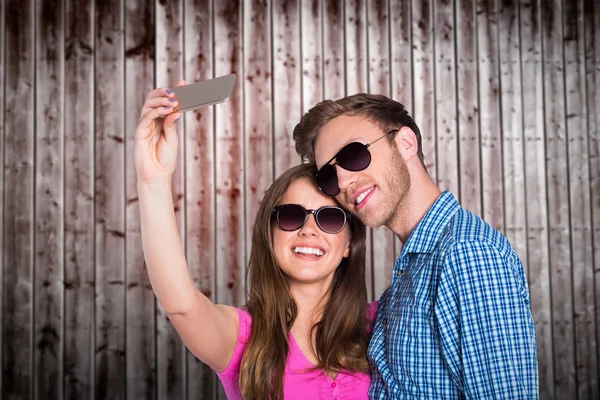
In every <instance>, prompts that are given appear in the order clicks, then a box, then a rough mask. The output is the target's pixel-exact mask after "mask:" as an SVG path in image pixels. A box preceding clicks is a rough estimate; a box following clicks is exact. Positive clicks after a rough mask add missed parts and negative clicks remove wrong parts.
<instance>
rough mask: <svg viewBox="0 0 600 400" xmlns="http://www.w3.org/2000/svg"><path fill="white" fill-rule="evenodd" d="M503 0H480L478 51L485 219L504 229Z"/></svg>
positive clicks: (482, 187) (478, 7)
mask: <svg viewBox="0 0 600 400" xmlns="http://www.w3.org/2000/svg"><path fill="white" fill-rule="evenodd" d="M498 1H499V0H479V1H478V2H477V47H478V49H477V54H478V60H477V62H478V71H479V82H478V87H479V110H480V113H479V132H480V146H481V190H482V195H483V196H482V198H483V215H482V216H483V219H484V220H485V221H487V222H488V223H489V224H490V225H492V226H493V227H494V228H496V229H498V230H500V231H503V229H504V197H503V196H504V190H503V184H502V182H503V176H502V137H501V136H502V132H501V124H502V119H501V117H500V77H499V76H498V71H499V65H498V63H499V61H498V12H497V2H498Z"/></svg>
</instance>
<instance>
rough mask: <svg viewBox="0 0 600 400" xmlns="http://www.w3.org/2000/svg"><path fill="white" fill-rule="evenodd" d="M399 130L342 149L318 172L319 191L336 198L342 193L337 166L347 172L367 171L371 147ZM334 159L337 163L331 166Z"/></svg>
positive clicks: (350, 144) (353, 143)
mask: <svg viewBox="0 0 600 400" xmlns="http://www.w3.org/2000/svg"><path fill="white" fill-rule="evenodd" d="M398 130H399V129H393V130H391V131H389V132H388V133H386V134H385V135H383V136H381V137H379V138H377V139H375V140H374V141H372V142H371V143H367V144H363V143H360V142H352V143H348V144H347V145H345V146H344V147H342V149H341V150H340V151H338V152H337V154H336V155H335V156H333V157H332V158H331V160H329V161H327V162H326V163H325V165H323V166H322V167H321V169H320V170H319V171H318V172H317V185H318V186H319V189H320V190H321V191H322V192H323V193H325V194H327V195H329V196H336V195H337V194H338V193H339V192H340V187H339V186H338V177H337V172H336V171H335V166H336V165H339V166H340V167H342V168H344V169H345V170H347V171H354V172H356V171H362V170H364V169H367V167H368V166H369V165H371V152H370V151H369V146H371V145H372V144H373V143H375V142H377V141H378V140H380V139H382V138H384V137H386V136H387V135H389V134H391V133H394V132H397V131H398ZM334 159H335V162H334V163H333V164H330V162H332V161H333V160H334Z"/></svg>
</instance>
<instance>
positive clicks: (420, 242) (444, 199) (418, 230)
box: [402, 190, 460, 254]
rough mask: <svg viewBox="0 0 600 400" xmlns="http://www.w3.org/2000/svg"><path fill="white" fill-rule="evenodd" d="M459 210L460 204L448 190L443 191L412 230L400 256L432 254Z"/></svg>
mask: <svg viewBox="0 0 600 400" xmlns="http://www.w3.org/2000/svg"><path fill="white" fill-rule="evenodd" d="M459 209H460V204H458V201H456V198H455V197H454V195H452V193H450V191H448V190H446V191H444V192H443V193H442V194H441V195H440V197H438V198H437V200H436V201H435V203H433V205H432V206H431V208H430V209H429V211H427V214H425V216H424V217H423V219H421V221H420V222H419V223H418V224H417V226H416V227H415V229H413V231H412V233H411V234H410V236H409V237H408V240H407V241H406V243H405V245H404V246H403V248H402V254H406V253H431V252H433V250H434V249H435V247H436V245H437V242H438V241H439V239H440V237H441V236H442V234H443V232H444V228H445V227H446V225H448V223H449V222H450V219H451V218H452V217H453V216H454V214H456V212H457V211H458V210H459Z"/></svg>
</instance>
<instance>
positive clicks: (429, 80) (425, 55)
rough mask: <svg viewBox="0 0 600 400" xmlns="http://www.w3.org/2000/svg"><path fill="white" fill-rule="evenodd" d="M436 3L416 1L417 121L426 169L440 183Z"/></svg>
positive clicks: (414, 53) (414, 6)
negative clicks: (434, 9)
mask: <svg viewBox="0 0 600 400" xmlns="http://www.w3.org/2000/svg"><path fill="white" fill-rule="evenodd" d="M432 7H433V3H432V0H412V5H411V11H412V20H413V26H412V28H413V29H412V44H413V46H412V50H413V54H412V60H413V99H414V103H413V108H414V110H413V118H414V119H415V122H417V124H418V126H419V128H420V129H421V135H422V138H423V140H422V141H423V155H424V157H425V166H426V167H427V171H428V172H429V175H430V176H431V178H432V179H433V181H434V182H436V180H437V171H436V169H437V160H436V148H435V146H436V138H435V87H434V85H435V82H434V68H435V66H434V58H433V51H434V43H433V16H432Z"/></svg>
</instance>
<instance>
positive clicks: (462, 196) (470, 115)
mask: <svg viewBox="0 0 600 400" xmlns="http://www.w3.org/2000/svg"><path fill="white" fill-rule="evenodd" d="M475 9H476V5H475V0H456V58H457V60H456V61H457V66H456V68H457V71H456V76H457V84H458V93H457V94H458V138H459V139H458V142H459V143H458V155H459V177H460V188H459V193H458V198H459V200H460V202H461V204H462V206H463V207H465V208H466V209H468V210H469V211H471V212H473V213H475V214H477V215H479V216H483V209H482V205H481V198H482V194H481V168H480V163H481V148H480V141H479V106H478V90H477V84H478V82H477V76H478V75H477V21H476V14H475Z"/></svg>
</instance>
